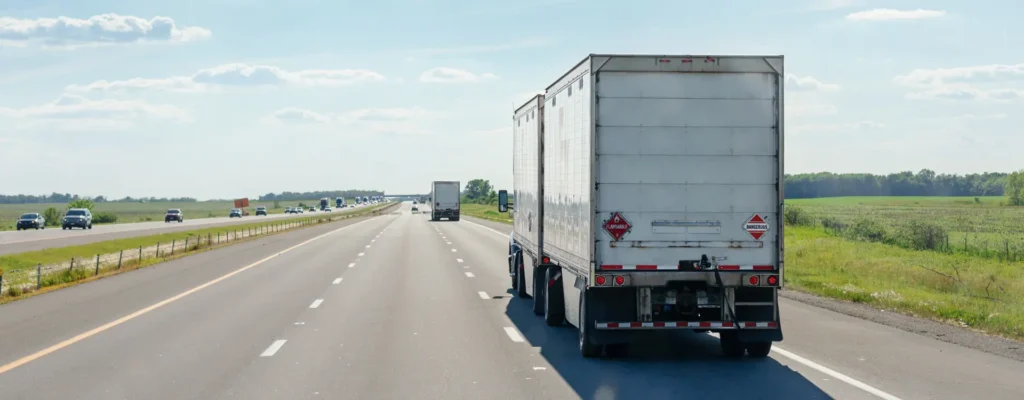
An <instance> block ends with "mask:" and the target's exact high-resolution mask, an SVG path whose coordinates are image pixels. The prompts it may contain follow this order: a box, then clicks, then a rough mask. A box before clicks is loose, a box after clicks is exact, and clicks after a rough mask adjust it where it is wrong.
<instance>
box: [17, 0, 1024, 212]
mask: <svg viewBox="0 0 1024 400" xmlns="http://www.w3.org/2000/svg"><path fill="white" fill-rule="evenodd" d="M160 3H163V4H156V2H152V1H150V2H143V1H125V0H91V1H88V2H85V1H71V0H61V1H52V0H4V1H3V2H2V3H0V88H2V89H0V193H5V194H13V193H48V192H52V191H60V192H72V193H82V194H89V195H100V194H102V195H107V196H124V195H133V196H140V195H142V196H149V195H153V196H195V197H199V198H210V197H220V198H228V197H237V196H256V195H259V194H263V193H266V192H271V191H272V192H280V191H285V190H290V191H307V190H320V189H340V188H374V189H384V190H387V191H388V192H391V193H398V192H403V193H404V192H425V191H427V190H428V188H429V182H430V181H431V180H461V181H463V182H465V181H468V180H469V179H472V178H477V177H482V178H486V179H490V180H491V182H492V183H493V184H495V185H496V186H498V187H499V188H509V187H510V186H511V140H510V126H511V124H510V121H511V113H512V110H513V108H514V106H515V105H517V103H521V102H522V101H524V100H525V99H526V98H527V97H528V96H529V95H530V93H532V92H536V91H538V90H542V89H543V88H544V87H546V86H547V85H548V84H550V83H551V82H552V81H553V80H554V79H556V78H557V77H558V76H559V75H561V74H562V73H564V72H565V71H566V70H568V69H569V68H570V67H572V66H573V65H574V64H575V63H577V62H578V61H579V60H581V59H582V58H583V57H584V56H585V55H586V54H588V53H653V54H772V55H774V54H782V55H785V57H786V72H787V75H789V76H788V78H787V102H786V118H787V124H786V129H787V137H786V163H787V170H788V171H787V172H791V173H796V172H812V171H824V170H827V171H835V172H872V173H888V172H895V171H900V170H914V171H916V170H919V169H922V168H930V169H933V170H936V171H938V172H948V173H970V172H983V171H1010V170H1016V169H1020V168H1024V163H1022V162H1021V157H1020V155H1019V154H1020V150H1018V149H1021V148H1024V129H1022V128H1021V126H1024V112H1022V110H1024V45H1022V43H1024V26H1022V25H1021V24H1020V23H1019V16H1020V15H1024V3H1021V2H1019V1H1011V0H989V1H974V2H971V3H970V5H968V2H966V1H948V0H933V1H928V2H924V1H908V0H891V1H874V0H791V1H789V2H788V4H787V5H785V6H780V2H761V1H722V2H720V3H721V4H717V5H712V4H714V2H700V3H698V4H693V3H697V2H682V1H643V0H634V1H630V2H612V1H604V0H593V1H582V0H525V1H515V2H485V1H455V0H440V1H436V0H435V1H426V0H405V1H399V0H378V1H374V2H353V1H342V0H334V1H326V0H291V1H288V2H272V1H260V0H203V1H197V0H178V1H175V2H160ZM783 3H785V2H783ZM103 15H108V16H106V17H103ZM58 17H65V18H67V19H65V20H61V21H59V22H58V21H55V20H54V19H55V18H58Z"/></svg>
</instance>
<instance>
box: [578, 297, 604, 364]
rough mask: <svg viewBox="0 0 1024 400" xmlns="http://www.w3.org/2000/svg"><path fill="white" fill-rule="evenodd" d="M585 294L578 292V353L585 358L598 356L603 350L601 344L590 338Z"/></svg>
mask: <svg viewBox="0 0 1024 400" xmlns="http://www.w3.org/2000/svg"><path fill="white" fill-rule="evenodd" d="M586 296H587V293H586V292H583V293H581V294H580V321H579V328H580V355H582V356H583V357H586V358H593V357H600V356H601V350H604V349H603V348H602V346H601V345H598V344H593V343H592V342H591V340H590V339H591V338H590V322H591V321H590V319H589V318H587V307H586V306H587V302H586V301H585V300H583V298H585V297H586Z"/></svg>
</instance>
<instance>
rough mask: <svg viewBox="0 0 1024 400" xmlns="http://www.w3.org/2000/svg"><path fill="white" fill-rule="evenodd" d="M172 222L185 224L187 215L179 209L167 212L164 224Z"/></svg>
mask: <svg viewBox="0 0 1024 400" xmlns="http://www.w3.org/2000/svg"><path fill="white" fill-rule="evenodd" d="M171 221H178V222H185V214H184V213H182V212H181V210H180V209H177V208H172V209H170V210H167V214H164V222H165V223H166V222H171Z"/></svg>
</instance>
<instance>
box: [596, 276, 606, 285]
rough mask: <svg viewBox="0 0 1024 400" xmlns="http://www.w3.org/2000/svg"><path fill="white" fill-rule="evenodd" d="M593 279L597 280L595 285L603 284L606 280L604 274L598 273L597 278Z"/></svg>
mask: <svg viewBox="0 0 1024 400" xmlns="http://www.w3.org/2000/svg"><path fill="white" fill-rule="evenodd" d="M594 281H595V282H597V286H604V284H605V281H606V280H605V278H604V275H598V276H597V278H594Z"/></svg>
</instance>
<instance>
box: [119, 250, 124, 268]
mask: <svg viewBox="0 0 1024 400" xmlns="http://www.w3.org/2000/svg"><path fill="white" fill-rule="evenodd" d="M122 259H124V250H121V252H120V253H118V254H117V269H121V260H122Z"/></svg>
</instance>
